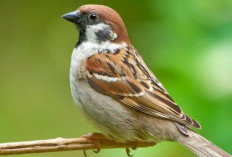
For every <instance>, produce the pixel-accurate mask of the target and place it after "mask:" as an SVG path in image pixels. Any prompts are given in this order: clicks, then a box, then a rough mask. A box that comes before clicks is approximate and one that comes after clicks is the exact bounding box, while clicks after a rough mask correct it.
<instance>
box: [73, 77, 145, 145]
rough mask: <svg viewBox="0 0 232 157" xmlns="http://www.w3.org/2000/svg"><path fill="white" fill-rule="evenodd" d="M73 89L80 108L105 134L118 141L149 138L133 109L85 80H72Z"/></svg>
mask: <svg viewBox="0 0 232 157" xmlns="http://www.w3.org/2000/svg"><path fill="white" fill-rule="evenodd" d="M71 89H72V95H73V98H74V101H75V103H76V104H77V105H78V107H79V108H80V110H81V111H82V112H83V113H84V115H85V116H86V117H87V119H89V120H90V121H91V122H93V124H94V125H95V126H96V127H97V128H98V129H99V130H100V131H102V132H103V133H104V134H106V135H110V136H113V137H114V138H115V139H116V140H118V141H128V140H130V141H131V140H144V139H147V138H148V137H147V136H149V135H148V133H147V132H146V131H145V130H144V129H143V127H142V125H141V123H140V122H139V120H138V119H137V118H136V117H137V116H136V115H135V113H134V112H135V111H133V109H129V107H127V106H125V105H123V104H121V103H119V102H117V101H115V100H114V99H112V98H110V97H109V96H106V95H103V94H100V93H98V92H96V91H95V90H94V89H92V88H91V87H90V86H89V85H88V84H87V83H86V82H85V81H84V80H83V81H77V82H71Z"/></svg>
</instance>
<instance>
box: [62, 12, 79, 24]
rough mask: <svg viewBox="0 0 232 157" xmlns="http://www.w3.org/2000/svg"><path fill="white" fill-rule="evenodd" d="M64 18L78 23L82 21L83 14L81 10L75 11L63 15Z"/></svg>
mask: <svg viewBox="0 0 232 157" xmlns="http://www.w3.org/2000/svg"><path fill="white" fill-rule="evenodd" d="M62 17H63V18H64V19H66V20H68V21H70V22H73V23H76V24H78V23H79V22H80V19H81V16H80V12H79V11H73V12H70V13H67V14H64V15H63V16H62Z"/></svg>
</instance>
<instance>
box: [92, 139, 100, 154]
mask: <svg viewBox="0 0 232 157" xmlns="http://www.w3.org/2000/svg"><path fill="white" fill-rule="evenodd" d="M94 142H95V145H96V146H97V149H96V150H93V152H94V153H99V152H100V151H101V144H100V142H99V141H98V140H96V141H94Z"/></svg>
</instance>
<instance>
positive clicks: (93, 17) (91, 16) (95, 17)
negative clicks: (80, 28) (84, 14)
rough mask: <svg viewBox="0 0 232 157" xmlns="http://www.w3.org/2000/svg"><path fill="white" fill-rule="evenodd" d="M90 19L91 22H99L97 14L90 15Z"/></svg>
mask: <svg viewBox="0 0 232 157" xmlns="http://www.w3.org/2000/svg"><path fill="white" fill-rule="evenodd" d="M89 19H90V20H91V21H97V20H98V19H99V16H98V15H97V14H90V15H89Z"/></svg>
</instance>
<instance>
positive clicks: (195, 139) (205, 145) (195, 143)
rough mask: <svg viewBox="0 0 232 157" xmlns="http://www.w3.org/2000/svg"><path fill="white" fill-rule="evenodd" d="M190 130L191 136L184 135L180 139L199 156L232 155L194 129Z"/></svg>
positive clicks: (223, 156) (216, 156)
mask: <svg viewBox="0 0 232 157" xmlns="http://www.w3.org/2000/svg"><path fill="white" fill-rule="evenodd" d="M188 131H189V136H185V137H183V136H182V137H181V138H179V139H178V141H179V142H180V143H181V144H183V145H184V146H186V147H187V148H188V149H190V150H191V151H192V152H194V153H195V154H197V155H198V156H199V157H231V155H230V154H228V153H226V152H225V151H224V150H222V149H221V148H219V147H217V146H216V145H214V144H213V143H211V142H210V141H208V140H207V139H205V138H204V137H202V136H201V135H199V134H197V133H195V132H194V131H192V130H188Z"/></svg>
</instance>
